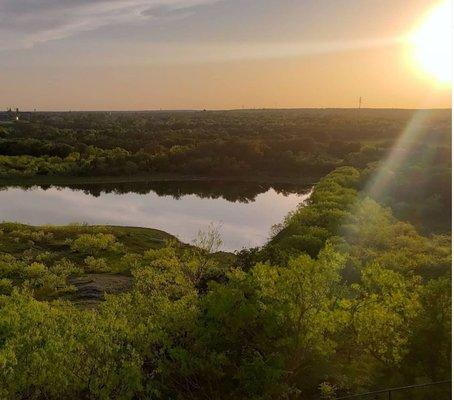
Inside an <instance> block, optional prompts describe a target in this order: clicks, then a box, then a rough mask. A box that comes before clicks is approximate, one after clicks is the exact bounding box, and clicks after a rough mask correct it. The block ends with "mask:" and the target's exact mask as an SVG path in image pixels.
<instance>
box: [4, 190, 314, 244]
mask: <svg viewBox="0 0 454 400" xmlns="http://www.w3.org/2000/svg"><path fill="white" fill-rule="evenodd" d="M308 196H309V188H303V187H297V186H289V185H281V186H280V187H271V186H269V185H263V184H252V183H247V184H245V183H241V184H233V183H229V184H225V183H219V182H218V183H214V182H213V183H208V182H204V183H200V182H199V183H194V182H190V183H184V182H181V183H176V182H173V183H172V182H165V183H153V184H134V185H131V184H127V185H125V184H123V185H103V186H98V185H91V186H77V187H74V186H73V187H52V186H51V187H36V186H35V187H31V188H20V187H8V188H3V190H1V191H0V220H3V221H16V222H22V223H26V224H32V225H42V224H57V225H58V224H68V223H71V222H86V223H88V224H110V225H124V226H141V227H149V228H156V229H161V230H163V231H166V232H168V233H170V234H173V235H175V236H177V237H178V238H179V239H180V240H182V241H184V242H190V241H192V240H193V239H194V238H195V236H196V235H197V232H198V231H199V230H203V229H206V228H207V227H208V226H209V225H210V224H211V223H213V224H215V225H218V226H219V230H220V232H221V235H222V239H223V249H225V250H238V249H241V248H244V247H252V246H259V245H262V244H264V243H265V242H266V240H267V238H268V237H269V234H270V229H271V227H272V225H273V224H276V223H280V222H282V220H283V218H284V217H285V216H286V215H287V213H288V212H289V211H291V210H294V209H295V208H296V207H297V205H298V204H299V203H301V202H302V201H303V200H305V199H306V198H307V197H308Z"/></svg>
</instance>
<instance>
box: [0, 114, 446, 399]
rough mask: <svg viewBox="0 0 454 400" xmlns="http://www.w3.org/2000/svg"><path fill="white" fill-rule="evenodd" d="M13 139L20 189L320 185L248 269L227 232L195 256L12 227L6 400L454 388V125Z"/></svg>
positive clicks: (88, 231)
mask: <svg viewBox="0 0 454 400" xmlns="http://www.w3.org/2000/svg"><path fill="white" fill-rule="evenodd" d="M415 115H416V117H415ZM0 129H1V136H2V138H1V142H0V149H1V150H0V152H1V154H2V156H0V158H1V168H2V176H3V182H2V183H3V184H4V185H7V184H10V183H15V184H20V183H25V184H33V182H35V181H36V182H39V179H38V178H40V177H42V176H46V179H49V176H50V178H52V177H53V176H55V177H59V178H61V177H62V176H65V177H69V178H73V177H74V178H76V177H77V178H79V177H81V176H87V177H93V176H104V175H108V176H112V175H114V174H117V175H118V176H119V177H120V176H125V175H129V176H130V177H131V181H133V178H134V175H144V176H149V177H152V176H156V175H157V174H174V175H176V174H181V175H198V176H203V177H213V176H214V177H216V178H219V177H220V176H225V177H232V176H234V177H235V178H236V179H238V180H240V181H241V178H244V179H250V178H251V177H254V176H255V177H261V178H262V179H263V180H264V181H266V179H265V178H271V177H273V178H277V177H285V178H286V179H289V177H292V178H295V179H301V177H303V176H309V175H311V174H313V175H312V176H313V177H314V179H316V180H317V181H318V182H317V183H316V184H315V185H314V188H313V191H312V194H311V196H310V198H309V199H308V200H307V201H306V202H305V203H304V204H301V205H300V206H299V207H298V209H296V210H294V211H293V212H291V213H290V214H289V215H288V216H287V217H286V219H285V220H284V221H282V223H281V224H280V225H278V226H276V227H274V230H273V235H272V237H271V238H270V240H269V241H268V243H267V244H266V245H264V246H263V247H261V248H255V249H244V250H242V251H239V252H237V253H235V254H231V253H225V252H221V251H219V248H220V243H221V238H220V237H219V233H218V232H216V231H215V230H208V231H206V232H200V234H199V236H198V237H197V238H196V239H195V240H194V242H193V243H191V244H183V243H181V242H179V241H177V240H176V239H175V238H174V237H172V236H171V235H169V234H166V233H164V232H160V231H156V230H150V229H143V228H120V227H109V226H86V225H69V226H61V227H56V226H41V227H33V226H27V225H21V224H17V223H2V224H0V293H1V294H0V398H5V399H74V398H78V399H322V398H325V399H332V398H335V397H337V396H342V395H346V394H352V393H360V392H363V391H367V390H372V389H377V388H383V387H392V386H400V385H410V384H417V383H425V382H436V381H440V380H444V379H449V378H450V376H451V236H450V215H451V211H450V207H451V205H450V201H451V194H450V177H451V164H450V163H451V161H450V151H451V144H450V112H448V111H419V112H416V113H415V112H414V111H404V110H287V111H270V110H267V111H265V110H256V111H235V112H181V113H167V112H161V113H61V114H59V113H36V114H35V113H32V114H31V115H30V116H28V117H27V118H25V117H24V120H22V121H21V120H19V121H17V122H11V123H10V122H8V123H4V124H3V125H0ZM322 175H323V176H322ZM321 176H322V177H321ZM317 177H318V178H317ZM34 180H35V181H34ZM47 182H51V180H49V181H47ZM290 184H291V182H290V181H287V183H286V184H285V185H284V184H282V186H281V190H283V191H285V190H286V188H288V186H286V185H290ZM112 185H113V186H111V189H109V190H116V191H120V192H121V191H122V190H128V186H127V184H126V183H125V184H124V185H126V186H122V185H119V186H115V185H114V184H112ZM156 185H157V184H154V183H150V182H148V183H144V186H143V188H142V189H140V187H139V189H138V190H139V191H140V190H144V191H146V190H150V189H151V190H154V188H155V187H156ZM194 185H196V184H194ZM263 185H264V184H263V183H262V184H260V185H259V184H258V185H257V187H256V188H255V189H254V190H253V191H252V192H249V193H243V192H242V191H241V187H238V191H237V192H235V191H234V190H233V189H232V198H233V197H235V198H238V199H240V200H242V201H247V200H248V199H249V198H250V197H251V196H254V193H255V191H257V193H258V192H260V190H262V189H261V188H263V187H264V186H263ZM81 188H82V189H84V186H83V184H82V187H81ZM85 190H88V189H85ZM92 190H93V189H92ZM95 190H96V189H95ZM158 190H161V191H163V193H166V192H169V191H171V189H170V188H169V187H168V186H167V185H166V184H163V185H162V186H159V187H158ZM185 190H188V191H189V190H190V188H189V187H188V188H187V189H185V188H183V192H184V191H185ZM199 190H201V189H199ZM219 192H220V190H218V189H217V187H216V186H213V187H212V188H211V189H206V193H207V194H206V195H207V196H218V195H219ZM87 277H90V279H92V280H93V281H94V283H90V285H91V286H90V285H88V284H87ZM87 285H88V286H87ZM106 286H108V288H107V289H108V290H103V291H102V293H101V290H100V289H99V287H104V289H105V287H106ZM87 291H91V292H95V296H93V293H91V295H90V296H89V297H87V296H86V295H87ZM98 295H99V296H98ZM448 389H449V388H447V387H442V386H440V387H435V388H431V389H430V392H427V391H419V392H417V393H412V395H411V398H412V399H416V400H423V399H424V400H429V399H443V398H449V394H448ZM403 396H404V397H401V398H402V399H404V398H408V397H405V394H403ZM407 396H408V393H407ZM396 398H399V397H397V395H396Z"/></svg>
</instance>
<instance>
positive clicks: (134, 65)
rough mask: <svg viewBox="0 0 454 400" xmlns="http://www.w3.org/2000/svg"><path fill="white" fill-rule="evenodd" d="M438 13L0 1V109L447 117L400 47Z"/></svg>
mask: <svg viewBox="0 0 454 400" xmlns="http://www.w3.org/2000/svg"><path fill="white" fill-rule="evenodd" d="M445 2H446V0H445ZM439 3H440V0H433V1H432V0H108V1H106V0H0V37H1V38H2V40H1V41H0V72H1V73H0V107H1V108H2V109H5V108H8V107H13V108H15V107H19V108H20V109H28V110H31V109H37V110H151V109H232V108H243V107H244V108H296V107H356V106H357V104H358V98H359V97H360V96H361V97H362V99H363V106H364V107H392V108H426V107H450V106H451V89H450V84H449V83H448V84H447V83H446V82H444V83H442V82H439V81H438V80H437V79H436V78H435V77H434V76H432V75H431V74H429V73H427V71H425V70H424V68H422V65H421V64H423V63H421V62H420V61H418V60H416V59H415V56H414V46H413V47H412V45H411V43H412V42H411V40H409V39H408V38H409V35H410V34H411V33H412V32H414V31H415V30H416V29H418V27H419V26H421V24H422V23H423V22H424V19H425V18H427V15H428V14H429V13H430V11H431V10H432V9H433V8H434V7H436V6H437V5H438V4H439ZM435 25H436V24H435ZM444 43H445V42H444ZM432 47H433V46H432V42H431V43H429V45H427V44H426V50H427V48H429V49H430V48H432ZM448 47H450V46H449V42H448ZM441 51H443V53H446V54H448V53H450V48H446V49H445V48H441ZM425 57H429V58H430V57H431V56H430V54H429V56H425Z"/></svg>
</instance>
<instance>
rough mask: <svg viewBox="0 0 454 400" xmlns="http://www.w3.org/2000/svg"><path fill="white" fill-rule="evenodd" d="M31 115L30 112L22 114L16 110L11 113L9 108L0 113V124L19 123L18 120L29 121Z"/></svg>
mask: <svg viewBox="0 0 454 400" xmlns="http://www.w3.org/2000/svg"><path fill="white" fill-rule="evenodd" d="M30 117H31V113H30V112H23V111H19V109H18V108H16V110H15V111H13V110H12V109H11V108H9V109H8V110H6V111H0V121H1V122H13V121H19V120H30Z"/></svg>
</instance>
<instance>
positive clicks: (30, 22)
mask: <svg viewBox="0 0 454 400" xmlns="http://www.w3.org/2000/svg"><path fill="white" fill-rule="evenodd" d="M216 1H218V0H0V37H1V41H0V49H14V48H26V47H32V46H34V45H35V44H37V43H42V42H47V41H49V40H56V39H62V38H66V37H69V36H72V35H75V34H77V33H79V32H85V31H92V30H96V29H98V28H101V27H105V26H118V25H124V24H141V23H144V22H147V21H152V20H156V19H163V18H175V17H179V18H181V17H185V16H187V15H189V14H190V13H191V12H192V11H193V8H195V7H197V6H201V5H204V4H209V3H214V2H216Z"/></svg>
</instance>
